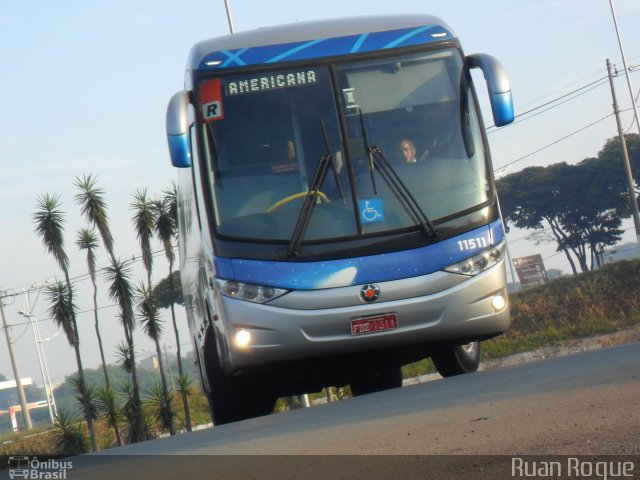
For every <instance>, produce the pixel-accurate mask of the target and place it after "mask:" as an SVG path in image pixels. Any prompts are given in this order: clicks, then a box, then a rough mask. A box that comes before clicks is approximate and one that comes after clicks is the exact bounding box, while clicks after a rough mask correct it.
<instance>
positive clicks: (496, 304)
mask: <svg viewBox="0 0 640 480" xmlns="http://www.w3.org/2000/svg"><path fill="white" fill-rule="evenodd" d="M491 304H492V305H493V308H495V309H496V311H500V310H502V309H503V308H504V307H506V306H507V299H506V298H504V295H500V294H498V295H496V296H495V297H493V300H491Z"/></svg>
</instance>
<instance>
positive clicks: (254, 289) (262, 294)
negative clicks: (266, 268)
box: [216, 279, 287, 303]
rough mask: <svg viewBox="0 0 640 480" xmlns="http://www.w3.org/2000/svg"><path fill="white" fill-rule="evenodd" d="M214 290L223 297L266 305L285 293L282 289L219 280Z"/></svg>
mask: <svg viewBox="0 0 640 480" xmlns="http://www.w3.org/2000/svg"><path fill="white" fill-rule="evenodd" d="M216 288H217V290H218V291H219V292H220V293H221V294H222V295H224V296H225V297H230V298H237V299H239V300H246V301H248V302H254V303H267V302H268V301H270V300H273V299H274V298H278V297H280V296H281V295H284V294H285V293H287V290H284V289H282V288H273V287H264V286H261V285H253V284H251V283H242V282H235V281H233V280H221V279H216Z"/></svg>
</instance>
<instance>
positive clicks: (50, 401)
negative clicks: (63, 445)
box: [18, 310, 58, 423]
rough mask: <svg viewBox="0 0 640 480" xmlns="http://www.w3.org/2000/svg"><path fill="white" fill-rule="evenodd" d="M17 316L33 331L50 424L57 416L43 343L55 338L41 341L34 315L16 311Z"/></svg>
mask: <svg viewBox="0 0 640 480" xmlns="http://www.w3.org/2000/svg"><path fill="white" fill-rule="evenodd" d="M18 315H20V316H22V317H24V318H26V319H27V320H28V322H29V323H30V324H31V330H32V331H33V339H34V340H35V343H36V353H37V354H38V365H39V367H40V375H41V376H42V384H43V385H44V391H45V394H46V395H47V406H48V407H49V417H50V418H51V422H52V423H53V421H54V419H55V415H57V414H58V411H57V408H56V401H55V398H54V396H53V388H52V387H51V379H50V378H49V369H48V368H47V360H46V357H45V355H44V347H43V345H42V344H43V343H44V342H46V341H47V340H51V339H52V338H54V337H55V335H54V336H51V337H49V338H47V339H45V340H43V339H42V338H41V336H40V328H39V327H38V322H37V321H35V320H34V317H35V315H34V314H32V313H27V312H25V311H23V310H20V311H18Z"/></svg>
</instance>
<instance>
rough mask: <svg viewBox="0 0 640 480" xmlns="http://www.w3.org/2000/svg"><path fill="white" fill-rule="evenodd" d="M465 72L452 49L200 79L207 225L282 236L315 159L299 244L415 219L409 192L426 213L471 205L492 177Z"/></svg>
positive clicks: (288, 232) (432, 215)
mask: <svg viewBox="0 0 640 480" xmlns="http://www.w3.org/2000/svg"><path fill="white" fill-rule="evenodd" d="M468 78H469V77H468V74H467V73H466V72H465V69H464V64H463V59H462V57H461V55H460V52H459V51H458V50H456V49H453V48H451V49H445V50H436V51H431V52H427V53H418V54H410V55H401V56H387V57H384V58H383V59H376V60H363V61H351V62H348V63H337V62H336V63H335V64H322V65H314V66H305V67H297V68H289V69H274V70H260V71H254V72H252V73H242V74H235V75H228V76H221V77H215V78H205V79H203V80H202V81H201V82H200V85H199V90H198V92H199V96H200V99H199V102H200V106H201V111H202V123H201V128H202V131H201V133H202V137H203V139H204V142H203V145H204V152H203V153H204V156H205V159H206V161H207V167H208V168H207V169H206V170H207V172H208V178H209V181H210V183H211V187H212V192H213V206H212V207H213V212H214V217H215V223H214V227H215V231H216V234H217V235H221V236H225V237H235V238H240V239H245V240H253V241H260V240H265V241H283V242H288V241H290V240H291V238H292V235H294V229H296V226H297V225H298V224H299V219H300V216H301V215H300V212H301V209H302V206H303V204H304V202H305V197H307V196H308V192H309V190H310V188H312V184H313V179H314V176H317V173H318V172H319V171H321V170H325V175H322V178H321V179H319V180H320V181H317V182H316V185H314V186H313V188H315V191H314V192H313V199H314V205H313V209H312V211H311V212H310V214H309V215H308V218H307V219H306V221H307V222H308V223H307V224H306V226H305V229H304V233H303V235H302V237H303V238H302V242H303V243H304V242H309V241H329V240H338V239H348V238H350V237H358V236H362V235H370V234H376V235H380V234H383V233H385V232H396V231H399V230H403V229H412V228H415V229H417V228H419V226H420V225H419V220H417V218H416V214H415V209H413V210H412V209H411V208H409V207H408V205H407V197H409V199H410V200H411V202H413V205H416V206H417V209H418V210H419V211H421V212H422V213H423V214H424V215H425V216H426V218H428V219H429V220H430V221H432V222H434V223H436V224H437V223H438V221H442V220H444V219H447V218H451V217H453V216H455V215H458V214H460V213H461V212H468V211H470V210H472V209H474V208H479V207H480V206H481V205H483V204H485V203H486V202H487V201H488V200H489V197H490V195H491V188H490V183H489V179H488V176H487V166H486V165H487V162H486V158H485V149H484V144H483V136H482V133H481V127H480V122H479V119H478V116H477V112H476V106H475V101H474V99H473V94H472V92H471V87H470V86H469V84H468ZM321 162H326V163H327V167H326V168H324V169H321V168H320V166H319V165H320V164H321ZM383 164H384V165H386V166H387V170H388V172H387V175H385V172H384V171H383V168H382V165H383ZM390 176H391V177H393V178H395V179H396V180H397V181H398V182H399V184H401V185H402V187H403V188H402V189H401V190H402V191H400V190H399V188H398V184H397V183H395V184H394V182H393V181H390V179H389V178H390ZM317 180H318V179H317Z"/></svg>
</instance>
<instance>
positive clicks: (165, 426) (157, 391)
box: [145, 383, 175, 435]
mask: <svg viewBox="0 0 640 480" xmlns="http://www.w3.org/2000/svg"><path fill="white" fill-rule="evenodd" d="M145 405H147V408H150V409H151V411H152V413H153V416H154V417H155V419H156V421H157V422H158V424H159V425H160V428H161V429H162V430H169V431H172V430H173V431H174V432H175V427H174V425H173V410H172V409H171V400H170V399H167V396H166V395H165V388H164V386H163V385H162V383H156V384H155V385H153V386H152V387H151V390H149V391H148V392H147V398H146V400H145ZM172 435H173V434H172Z"/></svg>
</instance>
